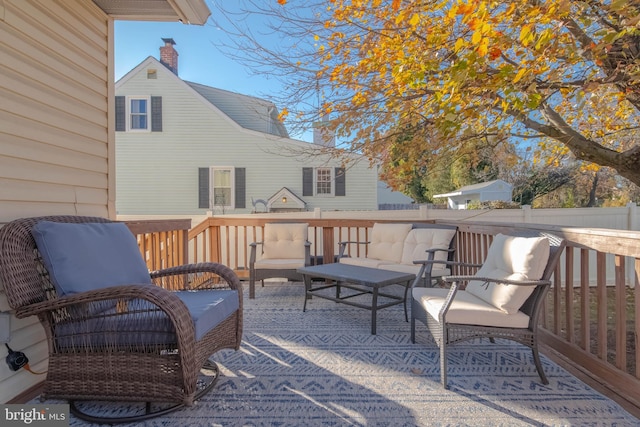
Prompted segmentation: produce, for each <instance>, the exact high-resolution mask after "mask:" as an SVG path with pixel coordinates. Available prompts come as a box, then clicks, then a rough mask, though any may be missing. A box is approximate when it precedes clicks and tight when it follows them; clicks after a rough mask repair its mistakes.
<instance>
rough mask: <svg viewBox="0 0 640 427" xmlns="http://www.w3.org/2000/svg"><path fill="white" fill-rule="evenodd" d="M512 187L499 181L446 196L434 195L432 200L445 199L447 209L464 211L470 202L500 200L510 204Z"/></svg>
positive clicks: (462, 188) (470, 187)
mask: <svg viewBox="0 0 640 427" xmlns="http://www.w3.org/2000/svg"><path fill="white" fill-rule="evenodd" d="M512 193H513V186H512V185H511V184H509V183H508V182H505V181H503V180H501V179H496V180H495V181H488V182H483V183H480V184H473V185H467V186H465V187H461V188H460V189H458V190H456V191H453V192H451V193H446V194H435V195H434V196H433V198H434V199H435V198H440V197H446V198H447V206H448V207H449V209H466V208H467V205H468V204H469V203H470V202H489V201H494V200H501V201H505V202H510V201H511V197H512Z"/></svg>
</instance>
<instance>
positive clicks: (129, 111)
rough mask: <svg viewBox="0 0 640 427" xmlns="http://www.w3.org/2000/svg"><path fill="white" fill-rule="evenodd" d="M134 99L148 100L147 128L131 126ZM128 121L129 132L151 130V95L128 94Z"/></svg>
mask: <svg viewBox="0 0 640 427" xmlns="http://www.w3.org/2000/svg"><path fill="white" fill-rule="evenodd" d="M132 101H146V102H147V113H146V114H147V128H146V129H133V128H132V127H131V116H132V114H133V113H132V112H131V102H132ZM126 122H127V132H145V133H146V132H151V97H150V96H127V103H126Z"/></svg>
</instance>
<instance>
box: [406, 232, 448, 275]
mask: <svg viewBox="0 0 640 427" xmlns="http://www.w3.org/2000/svg"><path fill="white" fill-rule="evenodd" d="M455 234H456V230H449V229H443V228H414V229H413V230H411V231H410V232H409V234H408V235H407V238H406V239H405V241H404V249H403V250H402V261H401V262H402V264H411V265H413V261H419V260H425V259H427V253H426V252H425V251H426V250H427V249H449V244H450V243H451V239H453V236H454V235H455ZM448 256H449V253H448V252H441V251H438V252H436V253H435V257H434V259H436V260H438V261H446V260H447V257H448ZM436 266H442V264H436Z"/></svg>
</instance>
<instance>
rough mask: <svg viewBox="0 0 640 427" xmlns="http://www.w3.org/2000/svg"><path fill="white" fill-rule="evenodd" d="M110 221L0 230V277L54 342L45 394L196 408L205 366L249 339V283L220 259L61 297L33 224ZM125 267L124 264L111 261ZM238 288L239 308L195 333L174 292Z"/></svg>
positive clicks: (12, 301)
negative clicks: (245, 332)
mask: <svg viewBox="0 0 640 427" xmlns="http://www.w3.org/2000/svg"><path fill="white" fill-rule="evenodd" d="M43 220H47V221H57V222H67V223H87V222H109V220H107V219H104V218H96V217H81V216H46V217H36V218H24V219H19V220H15V221H13V222H11V223H9V224H7V225H6V226H4V227H3V228H2V229H0V282H2V283H3V284H4V288H5V293H6V295H7V300H8V302H9V305H10V306H11V308H12V309H14V310H15V314H16V316H17V317H19V318H23V317H27V316H32V315H35V316H38V318H39V320H40V322H41V324H42V326H43V327H44V329H45V333H46V336H47V343H48V347H49V367H48V372H47V379H46V382H45V392H44V396H45V397H49V398H62V399H71V400H107V401H136V402H174V403H184V404H187V405H190V404H192V403H193V398H194V396H195V393H196V381H197V377H198V374H199V371H200V368H201V367H202V366H203V364H204V362H205V361H206V360H207V359H208V358H209V356H211V355H212V354H213V353H215V352H216V351H218V350H220V349H224V348H229V349H236V350H237V349H238V348H239V346H240V341H241V339H242V310H243V304H242V284H241V282H240V280H239V279H238V277H237V275H236V274H235V273H234V272H233V270H231V269H229V268H228V267H226V266H224V265H222V264H216V263H200V264H191V265H183V266H178V267H172V268H168V269H165V270H160V271H155V272H152V273H151V278H152V280H153V282H154V283H155V284H156V285H149V284H147V285H139V284H131V285H125V286H116V287H109V288H104V289H99V290H93V291H88V292H83V293H80V294H74V295H71V296H65V297H59V296H58V295H57V294H56V291H55V288H54V287H53V285H52V284H51V282H50V281H49V277H48V274H47V272H46V270H45V269H44V267H43V264H42V262H41V260H40V256H39V253H38V251H37V249H36V245H35V241H34V239H33V237H32V236H31V229H32V227H33V226H34V225H35V224H36V223H37V222H39V221H43ZM113 267H114V268H118V266H113ZM208 289H234V290H236V291H237V292H238V297H239V309H238V310H237V311H236V312H235V313H233V314H232V315H231V316H229V317H228V318H227V319H226V320H224V321H223V322H221V323H220V324H219V325H218V326H216V327H215V328H213V329H212V330H210V331H209V332H208V333H206V334H205V335H204V337H203V338H201V339H200V340H196V339H195V328H194V324H193V320H192V317H191V314H190V313H189V311H188V309H187V307H186V306H185V305H184V303H183V302H182V301H181V300H180V299H179V298H178V296H177V295H176V294H175V292H174V291H178V290H190V291H194V292H197V291H199V290H208Z"/></svg>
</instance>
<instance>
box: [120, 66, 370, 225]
mask: <svg viewBox="0 0 640 427" xmlns="http://www.w3.org/2000/svg"><path fill="white" fill-rule="evenodd" d="M149 68H152V69H156V70H157V73H156V75H157V78H155V79H148V78H147V69H149ZM116 95H119V96H135V95H137V96H162V116H163V124H162V132H146V133H140V132H137V133H135V132H117V133H116V165H117V171H116V176H117V184H116V185H117V193H118V199H117V202H116V209H117V212H118V214H119V215H189V216H190V215H203V214H206V213H207V210H208V209H204V208H199V207H198V168H202V167H210V166H222V167H239V168H245V170H246V198H245V199H246V208H245V209H236V210H235V211H231V212H230V211H229V210H228V209H227V210H226V211H223V210H222V209H221V208H216V209H214V214H222V213H225V214H227V213H250V212H251V211H252V208H253V206H252V204H251V199H252V198H253V199H256V200H257V199H263V200H267V199H269V198H270V197H271V196H272V195H273V194H275V193H276V192H277V191H279V190H280V189H281V188H282V187H287V188H288V189H289V190H291V191H293V192H294V193H295V194H296V195H298V197H301V198H303V199H304V200H305V202H307V209H310V210H313V209H314V208H322V209H376V208H377V188H376V186H377V170H376V169H375V168H371V169H370V168H369V165H368V163H367V162H366V161H365V162H360V163H357V164H355V165H350V166H349V168H348V169H347V172H346V182H347V184H346V194H347V195H346V196H345V197H306V196H303V195H302V168H303V167H313V166H315V167H319V166H322V167H325V166H327V167H339V166H340V163H339V162H338V161H337V160H329V159H327V158H326V157H322V156H310V155H309V150H310V149H313V147H314V146H313V145H312V144H309V143H304V142H300V141H295V140H291V139H285V138H278V137H275V136H273V135H266V134H263V133H259V132H255V131H250V130H246V129H244V128H242V127H240V126H239V125H238V124H237V123H235V122H233V121H232V120H231V119H229V118H228V117H227V116H226V115H224V114H223V113H221V112H220V110H218V109H217V108H215V107H214V106H213V105H212V104H210V103H209V102H206V101H205V100H204V99H203V98H202V97H200V95H198V94H197V93H196V92H195V91H194V90H193V89H192V88H190V87H189V86H188V85H186V84H185V83H184V82H183V81H181V80H180V79H179V78H178V77H177V76H175V75H174V74H173V73H171V72H170V71H169V70H167V69H166V68H165V67H164V66H162V65H160V64H159V63H158V62H157V61H155V60H153V59H152V58H149V59H147V60H145V61H143V63H142V64H140V65H139V66H138V67H136V68H135V69H134V70H132V71H131V72H130V73H129V74H127V75H126V76H124V77H123V78H122V79H121V80H120V81H119V82H118V83H117V87H116ZM292 149H293V150H294V151H295V152H296V153H298V154H300V153H301V152H304V153H305V154H304V155H301V156H296V155H295V153H294V151H292Z"/></svg>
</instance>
